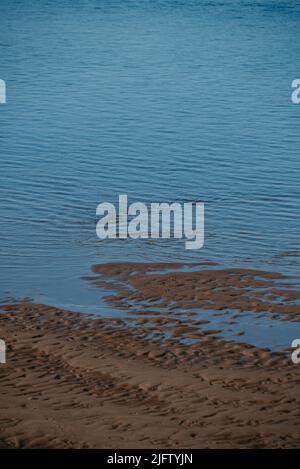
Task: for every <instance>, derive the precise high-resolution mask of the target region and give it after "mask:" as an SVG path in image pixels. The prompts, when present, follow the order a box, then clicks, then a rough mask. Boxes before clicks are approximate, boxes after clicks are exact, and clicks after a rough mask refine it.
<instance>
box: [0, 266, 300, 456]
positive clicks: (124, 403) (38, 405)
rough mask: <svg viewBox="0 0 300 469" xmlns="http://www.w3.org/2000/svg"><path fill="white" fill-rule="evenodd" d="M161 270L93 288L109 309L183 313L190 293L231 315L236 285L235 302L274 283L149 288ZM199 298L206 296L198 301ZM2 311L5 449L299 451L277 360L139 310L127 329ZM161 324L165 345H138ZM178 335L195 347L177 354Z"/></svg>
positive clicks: (120, 275)
mask: <svg viewBox="0 0 300 469" xmlns="http://www.w3.org/2000/svg"><path fill="white" fill-rule="evenodd" d="M158 267H160V268H163V266H162V265H160V266H155V265H152V266H151V267H150V266H149V265H143V266H142V265H130V266H128V265H121V266H120V265H119V266H116V265H110V266H106V267H105V266H102V267H99V266H98V267H95V268H94V271H95V272H96V273H97V275H96V278H93V280H94V281H96V282H99V284H102V282H105V283H106V284H107V285H108V284H109V283H110V286H111V288H112V289H115V290H116V291H117V300H116V297H115V296H113V295H112V297H111V298H110V299H108V301H112V302H117V303H118V302H121V303H122V304H124V303H125V304H126V303H127V304H128V305H129V304H132V298H131V295H136V298H135V301H137V302H140V303H141V304H143V302H145V301H144V300H146V299H149V298H157V299H158V300H159V301H160V302H163V303H164V304H165V305H167V304H168V302H169V303H170V301H171V300H172V302H174V301H175V302H179V303H180V302H181V304H184V303H185V304H187V303H189V302H190V301H191V292H193V298H195V295H196V300H195V301H198V302H202V301H205V299H207V298H208V297H209V298H210V299H212V298H213V299H214V295H215V300H216V301H215V303H214V302H210V305H211V304H215V307H216V309H218V308H219V306H220V305H221V304H222V301H223V306H225V303H226V304H228V303H230V302H234V303H235V304H236V303H237V301H238V297H237V296H235V295H234V296H232V295H231V294H229V293H228V289H229V290H230V289H231V288H233V285H235V287H237V289H240V290H241V289H242V288H243V287H244V283H248V284H252V285H253V282H267V283H269V284H270V283H271V285H269V288H271V289H272V288H273V283H272V282H273V281H274V279H275V277H276V278H277V276H274V275H271V274H267V273H265V274H262V273H259V279H257V276H258V273H254V272H253V271H227V272H225V271H217V272H216V271H214V273H212V271H206V273H200V274H199V273H197V274H195V273H178V272H177V273H174V272H173V273H166V274H164V275H165V278H162V277H160V278H159V279H158V276H157V274H155V273H153V275H152V276H151V271H153V272H155V269H157V268H158ZM167 267H168V268H170V267H171V266H170V265H168V266H167ZM172 268H174V265H173V266H172ZM104 271H105V272H104ZM133 272H135V273H134V274H133ZM146 272H148V273H146ZM149 272H150V275H149ZM203 272H204V271H203ZM104 274H105V276H106V278H105V279H104V278H103V275H104ZM99 276H100V277H101V278H100V277H99ZM145 276H147V278H145ZM261 276H264V279H262V277H261ZM229 277H230V282H229V281H228V278H229ZM245 277H246V278H245ZM280 279H281V277H280ZM158 280H160V281H159V282H158ZM212 282H213V284H214V285H215V288H218V290H217V291H216V292H214V288H213V286H212ZM107 285H106V286H107ZM226 285H227V290H226V288H225V287H226ZM133 288H134V290H133ZM196 288H200V290H201V291H202V293H203V292H204V294H203V295H202V296H200V295H199V297H197V293H196V292H197V291H198V290H197V289H196ZM219 288H220V289H221V290H219ZM218 292H219V293H218ZM220 292H221V293H220ZM231 293H233V291H231ZM234 293H235V292H234ZM288 294H289V293H287V295H288ZM220 295H222V298H223V300H221V296H220ZM240 297H241V294H240ZM197 298H198V299H197ZM244 301H246V302H247V307H249V305H250V306H251V305H252V306H253V310H254V311H255V310H256V308H257V307H258V306H257V304H256V303H252V301H253V300H252V299H251V300H250V299H247V298H246V299H244V298H242V299H241V302H242V304H243V302H244ZM255 301H261V299H259V300H255ZM249 302H250V303H249ZM172 304H173V303H172ZM144 306H145V304H144ZM259 307H261V305H259ZM219 309H220V308H219ZM2 310H3V311H2V313H1V314H0V337H1V338H2V339H4V340H5V341H6V343H7V346H8V350H7V363H6V364H5V365H3V364H2V365H0V383H1V392H0V441H1V446H2V447H3V446H7V447H13V448H14V447H15V448H39V447H43V448H45V447H47V448H114V449H121V448H174V449H175V448H292V447H293V448H294V447H299V446H300V423H299V422H300V418H299V417H300V406H299V403H300V397H299V383H300V381H299V379H300V365H294V364H292V362H291V359H290V357H289V356H287V355H284V354H283V353H272V352H270V351H268V350H262V349H258V348H256V347H253V346H250V345H247V344H243V343H236V342H235V343H234V342H226V341H225V340H222V339H220V338H217V337H215V336H214V335H213V331H206V332H203V331H202V332H199V331H197V330H196V329H195V323H193V322H192V320H191V322H190V323H189V318H187V319H186V320H184V321H183V320H182V319H181V318H177V317H176V316H173V315H172V313H171V312H170V314H169V316H168V315H166V314H164V315H162V314H151V308H148V309H147V308H144V309H141V310H140V313H141V314H137V315H136V317H135V318H134V319H132V320H131V322H130V321H127V320H126V318H120V319H114V320H113V319H95V318H92V317H87V316H83V315H79V314H78V313H72V312H67V311H63V310H60V309H57V308H53V307H50V306H46V305H37V304H31V303H21V304H16V305H5V306H3V307H2ZM271 313H272V311H271ZM279 313H280V314H289V315H291V316H293V318H294V320H298V319H299V316H298V314H297V311H281V312H280V311H279V310H278V309H277V308H275V312H274V314H279ZM145 314H146V316H145ZM145 318H146V319H147V324H146V322H145ZM200 322H201V321H200ZM170 323H171V330H172V334H171V336H170V338H169V339H168V338H167V339H164V340H158V339H154V338H153V339H149V338H147V336H148V335H149V334H148V332H149V324H150V326H151V328H152V329H154V330H156V331H159V332H161V331H164V328H165V327H166V326H167V325H168V326H169V325H170ZM183 334H184V335H185V336H186V335H188V336H189V337H190V338H193V343H192V344H189V345H185V344H184V343H182V341H181V338H182V335H183ZM241 340H242V338H241Z"/></svg>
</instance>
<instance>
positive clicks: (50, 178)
mask: <svg viewBox="0 0 300 469" xmlns="http://www.w3.org/2000/svg"><path fill="white" fill-rule="evenodd" d="M299 24H300V2H299V1H291V0H284V1H276V0H267V1H263V0H260V1H258V0H254V1H249V0H247V1H246V0H234V1H231V0H222V1H214V0H206V1H200V0H198V1H196V0H181V1H179V0H169V1H168V0H148V1H147V0H136V1H133V0H132V1H129V0H127V1H126V0H115V1H113V0H81V1H76V2H74V1H71V0H60V1H57V2H50V1H46V0H35V1H34V0H27V1H25V0H24V1H22V0H19V1H17V0H10V1H9V2H7V1H6V0H0V78H1V79H4V80H5V81H6V85H7V104H6V105H1V106H0V257H1V259H0V266H1V267H0V297H2V298H6V297H8V296H13V297H17V298H20V297H23V296H29V297H31V298H33V299H34V300H35V301H43V302H46V303H49V304H53V305H57V304H59V305H62V306H65V307H70V308H73V309H77V310H85V309H86V310H88V311H93V310H94V309H95V308H96V307H98V304H99V290H98V289H95V288H93V287H91V286H89V285H88V283H87V282H83V281H81V280H80V277H81V276H83V275H87V274H88V273H89V269H90V266H91V265H92V264H94V263H102V262H111V261H148V262H149V261H174V260H176V261H177V260H183V261H185V260H191V261H194V262H195V261H202V260H214V261H217V262H219V263H220V265H221V266H247V267H255V268H263V269H266V268H267V269H268V270H272V271H276V272H285V273H290V274H298V273H299V253H300V243H299V234H300V216H299V207H300V185H299V181H300V155H299V150H300V131H299V130H300V105H298V106H297V105H294V104H292V102H291V82H292V80H294V79H295V78H300V55H299V44H300V27H299ZM120 193H125V194H128V197H129V202H134V201H142V202H155V201H167V202H172V201H180V202H184V201H196V200H204V201H205V203H206V215H205V223H206V227H205V228H206V234H205V245H204V248H203V249H201V250H199V251H187V250H186V249H185V244H184V241H183V240H182V241H178V240H177V241H175V240H165V241H155V240H154V241H153V240H151V241H150V240H149V241H147V240H141V241H132V240H128V241H110V242H107V241H100V240H99V239H98V238H97V237H96V233H95V224H96V221H97V218H96V214H95V210H96V206H97V205H98V204H99V203H100V202H103V201H109V202H116V201H117V198H118V194H120Z"/></svg>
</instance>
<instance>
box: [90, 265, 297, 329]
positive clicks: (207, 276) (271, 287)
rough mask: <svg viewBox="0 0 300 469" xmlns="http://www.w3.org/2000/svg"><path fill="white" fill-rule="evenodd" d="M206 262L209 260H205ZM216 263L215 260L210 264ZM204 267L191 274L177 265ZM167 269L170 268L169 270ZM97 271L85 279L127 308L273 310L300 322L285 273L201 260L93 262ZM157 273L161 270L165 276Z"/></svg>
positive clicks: (272, 313) (294, 295) (293, 291)
mask: <svg viewBox="0 0 300 469" xmlns="http://www.w3.org/2000/svg"><path fill="white" fill-rule="evenodd" d="M202 265H203V264H202ZM206 265H207V266H211V265H212V263H206ZM197 266H199V270H196V271H191V272H185V271H177V272H176V270H175V271H174V270H173V269H176V268H177V269H180V268H185V267H188V268H191V267H197ZM164 269H167V270H166V271H165V272H164ZM93 271H94V273H95V274H96V275H95V276H93V277H86V278H85V279H87V280H90V281H92V282H94V284H96V285H99V287H101V286H105V287H106V288H109V289H112V290H113V291H114V293H115V294H114V295H111V296H110V297H107V301H108V302H110V303H111V304H112V305H114V306H117V307H122V308H125V309H127V310H129V309H130V307H131V305H132V304H136V305H139V306H140V307H141V313H142V314H144V313H145V310H146V309H147V308H151V305H152V306H159V307H160V308H167V309H168V310H169V311H172V310H173V309H175V308H180V309H187V310H188V309H193V308H204V309H209V310H216V311H219V310H222V311H224V310H226V309H231V310H240V311H249V312H254V313H256V314H257V313H262V312H263V313H268V314H269V316H270V318H272V319H275V318H276V319H277V318H278V319H284V320H289V321H295V322H299V321H300V301H299V300H300V291H299V290H297V289H295V288H291V285H290V283H291V280H292V279H290V278H288V277H285V276H283V275H281V274H277V273H272V272H264V271H259V270H253V269H214V270H209V269H205V270H204V269H203V268H201V264H186V265H183V264H180V263H177V264H174V263H172V264H156V263H151V264H145V263H140V264H138V263H136V264H133V263H123V264H121V263H118V264H114V263H111V264H101V265H95V266H93ZM156 271H161V272H160V273H159V274H158V273H156Z"/></svg>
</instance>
